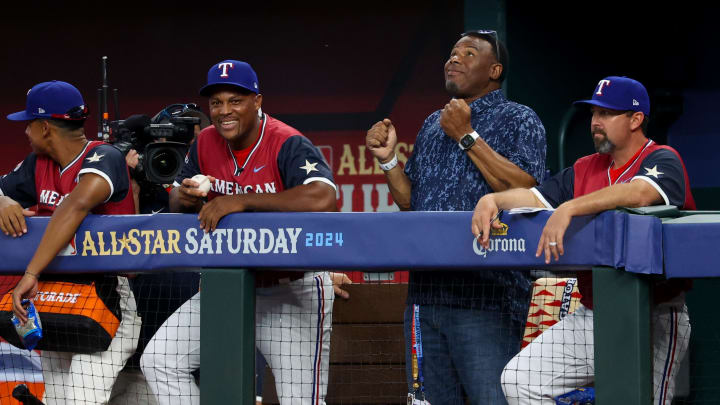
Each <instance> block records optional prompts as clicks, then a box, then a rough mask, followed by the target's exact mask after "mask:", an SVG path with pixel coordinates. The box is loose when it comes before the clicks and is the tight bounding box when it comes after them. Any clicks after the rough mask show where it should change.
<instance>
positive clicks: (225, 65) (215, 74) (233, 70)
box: [200, 59, 260, 97]
mask: <svg viewBox="0 0 720 405" xmlns="http://www.w3.org/2000/svg"><path fill="white" fill-rule="evenodd" d="M221 85H225V86H235V87H240V88H242V89H245V90H247V91H250V92H252V93H255V94H259V93H260V87H259V85H258V78H257V75H256V74H255V71H254V70H253V68H252V67H251V66H250V65H249V64H248V63H246V62H242V61H239V60H232V59H227V60H224V61H222V62H218V63H216V64H214V65H212V67H210V70H208V74H207V84H206V85H205V86H203V87H202V88H201V89H200V95H201V96H206V97H207V96H210V95H212V92H213V91H214V89H215V88H216V87H217V86H221Z"/></svg>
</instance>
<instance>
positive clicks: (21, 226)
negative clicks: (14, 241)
mask: <svg viewBox="0 0 720 405" xmlns="http://www.w3.org/2000/svg"><path fill="white" fill-rule="evenodd" d="M33 215H35V213H34V212H33V211H30V210H27V209H23V207H22V206H20V204H18V203H17V201H15V200H13V199H12V198H10V197H6V196H0V230H2V232H3V233H4V234H5V235H12V236H13V238H16V237H18V236H22V235H23V234H26V233H27V225H26V224H25V217H31V216H33Z"/></svg>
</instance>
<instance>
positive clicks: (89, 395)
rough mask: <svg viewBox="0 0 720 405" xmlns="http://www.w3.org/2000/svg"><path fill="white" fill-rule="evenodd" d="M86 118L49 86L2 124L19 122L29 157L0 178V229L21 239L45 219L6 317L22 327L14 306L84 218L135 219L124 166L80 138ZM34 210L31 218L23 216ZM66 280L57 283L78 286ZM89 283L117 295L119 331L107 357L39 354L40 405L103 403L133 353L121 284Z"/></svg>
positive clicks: (132, 318) (64, 91)
mask: <svg viewBox="0 0 720 405" xmlns="http://www.w3.org/2000/svg"><path fill="white" fill-rule="evenodd" d="M87 113H88V110H87V108H86V107H85V102H84V101H83V99H82V96H81V95H80V92H79V91H78V90H77V89H76V88H75V87H74V86H73V85H71V84H69V83H66V82H61V81H51V82H44V83H40V84H38V85H36V86H34V87H33V88H32V89H30V91H29V92H28V94H27V104H26V108H25V110H23V111H20V112H17V113H14V114H10V115H8V116H7V118H8V119H10V120H13V121H24V122H26V127H25V134H26V135H27V137H28V139H29V141H30V145H31V147H32V150H33V152H32V153H30V155H28V156H27V157H26V158H25V160H23V161H22V162H21V163H20V164H18V165H17V167H16V168H15V169H14V170H13V171H12V172H10V173H9V174H7V175H5V176H3V177H0V229H1V230H2V231H3V232H4V233H5V234H6V235H12V236H13V237H22V235H24V234H25V233H27V229H28V228H27V226H26V223H25V217H26V216H32V215H39V216H50V217H51V218H50V222H49V223H48V226H47V228H46V230H45V234H44V235H43V237H42V240H41V241H40V245H39V246H38V248H37V250H36V251H35V254H34V255H33V257H32V260H31V261H30V263H29V264H28V266H27V268H26V270H25V274H24V275H23V277H22V279H20V281H19V282H18V284H17V286H16V287H15V289H14V290H13V293H12V300H13V312H14V313H15V315H16V316H17V317H18V318H19V319H20V320H21V321H22V322H26V321H27V311H26V310H25V308H23V306H22V305H21V300H22V299H28V298H33V297H35V295H36V294H37V293H38V278H40V277H41V276H40V273H41V272H42V271H43V269H44V268H45V267H46V266H47V265H48V264H49V263H50V261H51V260H52V259H54V258H55V256H56V255H57V254H58V252H60V251H61V250H62V249H65V248H67V247H68V244H69V242H70V241H71V239H72V237H73V236H74V234H75V231H76V230H77V228H78V226H79V225H80V223H81V222H82V221H83V219H84V218H85V216H87V215H88V214H90V213H93V214H134V213H135V207H134V204H133V199H132V191H131V186H130V176H129V172H128V169H127V166H126V165H125V159H124V157H123V156H122V154H121V153H120V151H118V150H117V149H115V148H114V147H112V146H111V145H108V144H105V143H103V142H98V141H92V142H91V141H88V140H87V139H86V138H85V134H84V131H83V124H84V123H85V118H86V117H87ZM35 205H37V212H31V211H29V210H28V208H29V207H32V206H35ZM63 277H64V276H63ZM73 277H75V276H68V277H67V278H65V277H64V278H63V280H68V281H72V280H77V278H76V277H75V278H73ZM93 281H94V282H95V283H96V285H98V286H100V285H103V286H110V287H112V289H114V290H115V291H116V292H117V295H116V298H117V299H118V300H119V302H120V309H121V314H114V315H115V316H116V317H118V315H119V319H117V321H119V327H118V329H117V332H116V333H115V335H114V336H113V338H112V341H111V343H110V346H109V347H108V349H107V350H106V351H102V352H96V353H92V354H73V353H68V352H53V351H50V350H44V351H43V352H42V365H43V378H44V383H45V398H44V400H45V402H46V403H47V404H65V403H68V404H104V403H107V401H108V398H109V396H110V391H111V389H112V385H113V383H114V381H115V378H116V377H117V375H118V373H119V372H120V370H121V369H122V368H123V366H124V364H125V362H126V361H127V359H128V358H129V357H130V356H131V355H132V353H133V352H134V350H135V347H136V346H137V339H138V334H139V331H140V318H139V317H138V316H137V314H136V311H135V298H134V297H133V294H132V291H131V290H130V288H129V285H128V281H127V279H126V278H125V277H116V276H102V275H101V276H98V277H94V278H93ZM41 344H42V343H41Z"/></svg>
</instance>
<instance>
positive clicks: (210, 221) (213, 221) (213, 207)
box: [198, 195, 245, 232]
mask: <svg viewBox="0 0 720 405" xmlns="http://www.w3.org/2000/svg"><path fill="white" fill-rule="evenodd" d="M242 211H245V205H244V204H243V199H242V197H241V196H238V195H223V196H219V197H215V198H213V199H212V201H209V202H208V203H207V204H205V205H203V207H202V209H201V210H200V214H199V215H198V220H200V228H202V229H203V230H204V231H205V232H212V231H214V230H215V228H216V227H217V224H218V222H220V219H222V217H224V216H225V215H227V214H232V213H233V212H242Z"/></svg>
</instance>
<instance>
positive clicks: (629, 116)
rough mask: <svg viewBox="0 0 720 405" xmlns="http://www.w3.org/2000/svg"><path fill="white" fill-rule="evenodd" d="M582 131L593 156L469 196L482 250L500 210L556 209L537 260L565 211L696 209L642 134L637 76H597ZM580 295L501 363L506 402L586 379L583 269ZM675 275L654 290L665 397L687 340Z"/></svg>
mask: <svg viewBox="0 0 720 405" xmlns="http://www.w3.org/2000/svg"><path fill="white" fill-rule="evenodd" d="M577 103H580V104H588V105H590V106H591V110H592V121H591V124H590V130H591V133H592V137H593V142H594V143H595V150H597V152H598V153H595V154H593V155H589V156H585V157H583V158H580V159H578V160H577V161H576V162H575V164H574V165H573V166H572V167H568V168H567V169H565V170H563V171H561V172H560V173H558V174H557V175H556V176H554V177H553V178H551V179H549V180H547V181H545V182H543V184H541V185H540V186H537V187H534V188H532V189H514V190H509V191H505V192H502V193H494V194H488V195H486V196H484V197H482V198H481V199H480V201H478V203H477V206H476V207H475V212H474V214H473V219H472V231H473V233H474V234H475V236H476V237H478V235H482V236H480V237H481V238H482V239H481V240H480V243H481V244H482V245H483V246H484V247H485V248H488V245H489V237H490V227H491V226H498V225H497V223H493V224H491V223H490V221H491V218H494V216H495V214H497V212H498V210H499V209H507V208H516V207H544V208H555V211H554V212H553V214H552V215H551V216H550V218H549V219H548V221H547V223H546V224H545V228H543V232H542V235H541V236H540V242H539V243H538V247H537V252H536V255H537V256H540V255H544V256H545V262H546V263H550V260H551V259H552V258H554V259H555V260H558V258H559V256H560V255H562V254H563V253H564V247H563V237H564V235H565V231H566V229H567V227H568V225H569V224H570V220H571V219H572V217H575V216H580V215H590V214H595V213H598V212H601V211H605V210H611V209H615V208H617V207H644V206H649V205H661V204H665V205H675V206H678V207H681V208H683V209H695V202H694V200H693V197H692V194H691V193H690V183H689V180H688V176H687V172H686V170H685V166H684V164H683V162H682V159H681V158H680V155H679V154H678V153H677V152H676V151H675V150H674V149H672V148H670V147H669V146H664V145H658V144H656V143H655V142H653V141H652V140H650V139H648V138H647V124H648V119H649V114H650V98H649V97H648V94H647V91H646V90H645V87H644V86H643V85H642V84H641V83H640V82H638V81H636V80H633V79H630V78H627V77H618V76H610V77H606V78H605V79H603V80H600V82H599V83H598V85H597V86H596V87H595V92H594V93H593V96H592V99H591V100H583V101H578V102H577ZM578 288H579V289H580V292H581V293H582V295H583V298H582V299H581V303H582V306H580V307H579V308H578V309H577V310H576V311H575V312H574V313H572V314H570V315H568V316H567V317H565V318H563V319H562V320H561V321H560V322H558V323H556V324H555V325H553V326H552V327H550V328H549V329H547V330H546V331H544V332H543V333H542V334H541V335H540V336H539V337H538V338H536V339H535V340H533V342H532V343H530V344H529V345H528V346H526V347H525V348H524V349H523V350H522V351H521V352H520V353H519V354H517V355H516V356H515V357H514V358H513V359H512V360H510V362H509V363H508V364H507V365H506V366H505V369H504V370H503V374H502V385H503V391H504V392H505V396H506V398H507V400H508V402H509V403H510V404H528V405H529V404H548V405H550V404H555V400H554V398H555V397H557V396H558V395H562V394H565V393H567V392H568V391H572V390H574V389H576V388H578V387H583V386H586V385H588V384H590V383H592V382H593V381H594V351H593V350H594V335H593V310H592V304H593V300H592V275H591V274H590V273H589V272H588V273H586V272H580V274H578ZM687 288H688V285H687V284H686V282H685V281H683V280H677V279H673V280H665V281H662V282H658V283H656V284H655V285H654V287H653V296H654V305H653V307H652V324H653V330H652V340H653V353H654V356H653V383H654V389H653V394H654V395H653V397H654V401H653V403H655V404H667V405H669V404H670V403H671V402H672V397H673V391H674V386H675V375H676V373H677V369H678V366H679V365H680V362H681V361H682V359H683V357H684V356H685V353H686V351H687V346H688V342H689V340H690V320H689V317H688V312H687V307H686V306H685V296H684V291H685V290H686V289H687Z"/></svg>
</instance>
